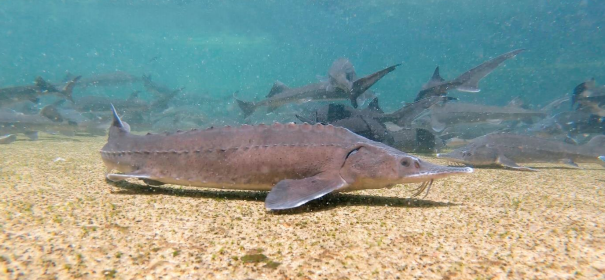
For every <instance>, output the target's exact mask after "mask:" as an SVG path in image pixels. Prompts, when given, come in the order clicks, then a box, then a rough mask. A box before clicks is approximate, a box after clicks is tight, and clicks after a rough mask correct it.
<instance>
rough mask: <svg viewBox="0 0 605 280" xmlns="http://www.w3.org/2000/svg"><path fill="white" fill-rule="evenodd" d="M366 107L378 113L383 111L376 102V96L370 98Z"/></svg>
mask: <svg viewBox="0 0 605 280" xmlns="http://www.w3.org/2000/svg"><path fill="white" fill-rule="evenodd" d="M367 108H368V109H370V110H372V111H376V112H378V113H384V111H383V110H382V109H381V108H380V104H378V97H375V98H374V99H372V102H370V104H368V107H367Z"/></svg>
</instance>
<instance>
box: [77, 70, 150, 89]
mask: <svg viewBox="0 0 605 280" xmlns="http://www.w3.org/2000/svg"><path fill="white" fill-rule="evenodd" d="M71 79H73V75H71V74H69V73H68V74H67V75H66V76H65V80H71ZM140 81H141V78H140V77H137V76H134V75H132V74H130V73H127V72H123V71H115V72H111V73H101V74H96V75H88V76H85V77H84V78H82V79H80V80H79V81H78V82H77V83H76V86H78V87H83V88H89V87H117V86H123V85H130V84H133V83H137V82H140Z"/></svg>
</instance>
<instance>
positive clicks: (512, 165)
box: [496, 156, 538, 171]
mask: <svg viewBox="0 0 605 280" xmlns="http://www.w3.org/2000/svg"><path fill="white" fill-rule="evenodd" d="M496 163H497V164H499V165H502V166H504V167H507V168H512V169H515V170H521V171H538V170H535V169H533V168H529V167H525V166H520V165H518V164H517V163H516V162H514V161H512V160H511V159H509V158H507V157H505V156H498V158H497V159H496Z"/></svg>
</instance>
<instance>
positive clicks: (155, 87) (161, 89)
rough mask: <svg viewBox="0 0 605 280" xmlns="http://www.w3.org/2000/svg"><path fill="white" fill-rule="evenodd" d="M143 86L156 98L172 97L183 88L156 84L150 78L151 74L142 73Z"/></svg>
mask: <svg viewBox="0 0 605 280" xmlns="http://www.w3.org/2000/svg"><path fill="white" fill-rule="evenodd" d="M143 86H145V90H147V91H148V92H149V93H151V94H153V95H154V96H155V97H156V98H158V99H163V98H166V97H168V98H169V99H172V98H174V97H175V96H176V95H177V94H179V93H180V92H181V91H183V90H184V89H185V88H184V87H181V88H177V89H172V88H169V87H168V86H165V85H162V84H158V83H156V82H154V81H152V80H151V75H143Z"/></svg>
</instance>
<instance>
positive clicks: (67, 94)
mask: <svg viewBox="0 0 605 280" xmlns="http://www.w3.org/2000/svg"><path fill="white" fill-rule="evenodd" d="M79 79H80V76H78V77H75V78H73V79H72V80H71V81H69V82H67V83H65V85H64V87H63V88H62V89H58V88H57V87H56V86H54V85H52V84H50V83H49V82H47V81H45V80H44V79H42V77H37V78H36V81H35V84H34V85H29V86H14V87H6V88H0V105H5V104H12V103H17V102H21V101H31V102H34V103H38V102H39V100H40V98H39V97H40V96H43V95H50V94H55V95H59V96H61V97H63V98H65V99H67V100H69V101H71V102H73V101H74V100H73V98H72V95H71V94H72V90H73V88H74V86H75V84H76V82H77V81H78V80H79Z"/></svg>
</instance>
